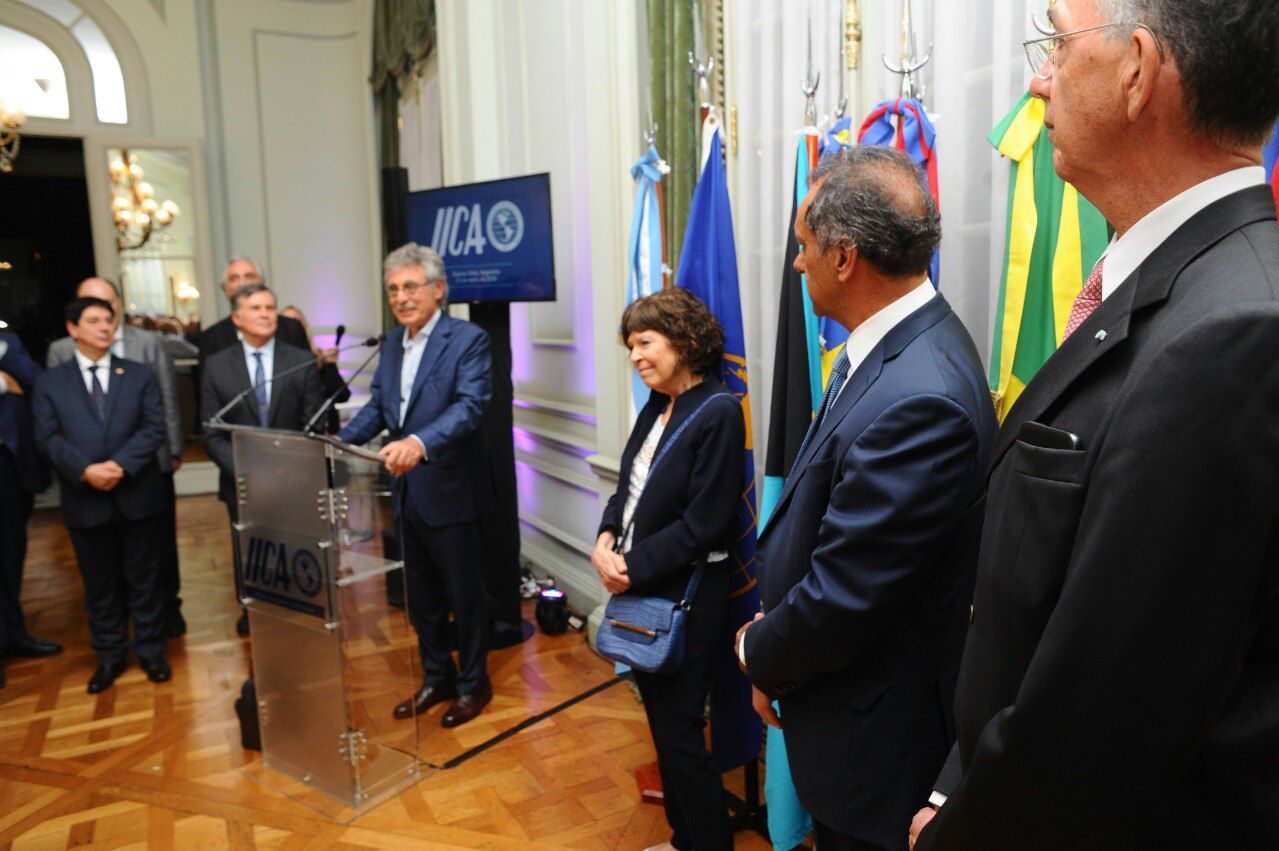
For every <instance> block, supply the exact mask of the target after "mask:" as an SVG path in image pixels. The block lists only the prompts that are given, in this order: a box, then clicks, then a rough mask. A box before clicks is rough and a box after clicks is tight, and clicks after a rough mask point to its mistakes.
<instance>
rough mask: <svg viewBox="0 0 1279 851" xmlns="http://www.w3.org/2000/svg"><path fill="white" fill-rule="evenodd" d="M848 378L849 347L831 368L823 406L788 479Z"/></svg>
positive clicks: (841, 351) (787, 479) (793, 473)
mask: <svg viewBox="0 0 1279 851" xmlns="http://www.w3.org/2000/svg"><path fill="white" fill-rule="evenodd" d="M847 379H848V349H847V348H843V349H841V350H840V352H839V356H838V357H837V358H835V364H834V365H833V366H832V367H831V368H830V380H829V381H828V382H827V383H826V395H825V396H823V397H822V406H821V407H820V408H818V409H817V416H815V417H813V421H812V422H811V423H809V426H808V431H807V432H806V433H805V434H804V442H803V443H801V444H800V445H799V453H798V454H796V455H795V462H794V463H793V464H792V465H791V468H790V472H789V473H787V474H786V481H790V479H791V476H794V475H795V468H796V467H798V466H799V459H800V458H803V457H804V450H806V449H808V444H809V443H811V442H812V440H813V435H815V434H817V430H818V429H819V428H821V427H822V420H824V419H825V418H826V412H827V411H829V410H830V407H831V405H834V404H835V397H836V396H838V395H839V391H840V388H842V387H843V386H844V382H845V381H846V380H847Z"/></svg>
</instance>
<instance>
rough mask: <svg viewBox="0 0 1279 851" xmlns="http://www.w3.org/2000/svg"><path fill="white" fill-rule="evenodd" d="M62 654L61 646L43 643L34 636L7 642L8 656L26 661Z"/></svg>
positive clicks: (53, 643)
mask: <svg viewBox="0 0 1279 851" xmlns="http://www.w3.org/2000/svg"><path fill="white" fill-rule="evenodd" d="M61 652H62V645H61V644H57V643H55V642H52V641H43V640H41V639H39V638H36V637H35V636H34V635H28V636H24V637H23V638H19V639H18V640H17V641H10V642H9V655H10V656H22V657H25V658H27V659H43V658H44V657H45V656H57V655H58V654H59V653H61Z"/></svg>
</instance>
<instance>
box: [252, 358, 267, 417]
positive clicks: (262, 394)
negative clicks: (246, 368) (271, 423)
mask: <svg viewBox="0 0 1279 851" xmlns="http://www.w3.org/2000/svg"><path fill="white" fill-rule="evenodd" d="M253 359H254V360H255V361H257V362H258V363H257V366H255V367H254V368H253V395H254V396H257V398H258V422H259V424H261V426H262V427H263V428H266V424H267V399H266V370H265V369H263V368H262V353H261V352H254V353H253Z"/></svg>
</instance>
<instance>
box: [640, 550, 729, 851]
mask: <svg viewBox="0 0 1279 851" xmlns="http://www.w3.org/2000/svg"><path fill="white" fill-rule="evenodd" d="M727 609H728V574H727V572H726V571H725V568H724V565H723V563H716V564H712V565H709V566H708V567H707V569H706V572H705V575H704V576H703V577H702V584H701V586H700V587H699V588H698V590H697V596H696V598H695V599H694V600H693V608H692V610H691V611H690V612H689V615H688V620H687V632H686V633H685V643H684V663H683V664H682V665H681V666H680V667H679V669H678V670H677V671H675V672H673V673H670V674H646V673H644V672H643V671H635V682H636V684H637V685H638V686H639V691H640V697H641V698H642V699H643V700H644V711H645V712H646V713H647V714H648V726H649V729H650V730H651V731H652V732H653V745H654V746H655V747H656V749H657V767H658V770H659V771H660V772H661V775H662V802H663V803H664V804H665V806H666V820H667V822H669V823H670V826H671V830H672V831H673V835H672V836H671V844H672V845H674V846H675V847H676V848H679V849H690V848H691V849H696V851H719V850H720V849H726V848H732V847H733V832H732V830H731V829H730V828H729V826H728V808H727V805H726V804H725V802H724V784H723V781H722V780H721V779H720V775H719V771H718V770H717V769H716V767H715V760H714V759H713V758H712V757H711V754H710V752H709V751H708V750H707V749H706V736H705V729H706V698H707V695H709V694H710V690H711V677H712V675H713V674H714V671H715V660H716V657H717V656H718V655H719V651H720V650H721V649H722V648H721V647H720V646H719V644H720V642H722V641H723V640H724V634H723V633H724V617H725V614H726V612H727Z"/></svg>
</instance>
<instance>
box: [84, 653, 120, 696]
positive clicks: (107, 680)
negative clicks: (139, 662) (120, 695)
mask: <svg viewBox="0 0 1279 851" xmlns="http://www.w3.org/2000/svg"><path fill="white" fill-rule="evenodd" d="M127 667H129V663H128V662H126V661H124V660H123V659H121V660H120V661H119V662H103V663H101V664H100V665H98V670H96V671H94V672H93V679H91V680H89V694H97V693H98V692H100V691H106V690H107V689H109V688H111V686H112V685H113V684H114V683H115V681H116V677H118V676H120V675H121V674H123V673H124V669H125V668H127Z"/></svg>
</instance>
